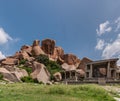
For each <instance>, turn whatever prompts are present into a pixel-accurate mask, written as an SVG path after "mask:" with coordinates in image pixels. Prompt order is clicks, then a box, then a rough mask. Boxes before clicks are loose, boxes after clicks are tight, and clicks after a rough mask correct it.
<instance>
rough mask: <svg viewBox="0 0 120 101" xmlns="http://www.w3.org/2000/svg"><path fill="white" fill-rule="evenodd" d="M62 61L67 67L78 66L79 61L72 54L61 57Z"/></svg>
mask: <svg viewBox="0 0 120 101" xmlns="http://www.w3.org/2000/svg"><path fill="white" fill-rule="evenodd" d="M62 60H64V63H67V64H68V65H75V66H77V65H79V63H80V59H78V58H77V57H76V56H75V55H73V54H64V55H63V56H62Z"/></svg>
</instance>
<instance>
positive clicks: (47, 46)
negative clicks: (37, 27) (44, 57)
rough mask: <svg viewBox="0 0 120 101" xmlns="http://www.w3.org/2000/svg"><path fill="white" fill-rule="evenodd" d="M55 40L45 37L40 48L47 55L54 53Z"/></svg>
mask: <svg viewBox="0 0 120 101" xmlns="http://www.w3.org/2000/svg"><path fill="white" fill-rule="evenodd" d="M54 49H55V41H54V40H51V39H45V40H43V41H42V50H43V51H44V52H45V53H46V54H49V55H53V54H54Z"/></svg>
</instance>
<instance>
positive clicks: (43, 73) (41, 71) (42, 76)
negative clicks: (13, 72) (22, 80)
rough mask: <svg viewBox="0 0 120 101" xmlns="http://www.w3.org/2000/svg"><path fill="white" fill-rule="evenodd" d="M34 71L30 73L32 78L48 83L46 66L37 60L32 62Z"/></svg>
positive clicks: (48, 75)
mask: <svg viewBox="0 0 120 101" xmlns="http://www.w3.org/2000/svg"><path fill="white" fill-rule="evenodd" d="M33 68H34V71H33V72H32V73H31V77H32V78H33V79H37V80H38V81H39V82H43V83H48V82H49V80H50V74H49V72H48V71H47V69H46V67H45V66H44V65H43V64H41V63H38V62H34V63H33Z"/></svg>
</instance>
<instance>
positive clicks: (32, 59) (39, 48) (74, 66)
mask: <svg viewBox="0 0 120 101" xmlns="http://www.w3.org/2000/svg"><path fill="white" fill-rule="evenodd" d="M40 54H43V55H46V56H48V58H49V60H50V61H55V62H56V63H58V64H59V65H60V66H61V69H62V70H64V71H69V70H76V72H78V73H81V75H83V74H84V65H83V64H84V62H89V61H91V60H89V59H83V60H82V61H81V60H80V59H79V58H78V57H77V56H75V55H74V54H65V53H64V50H63V49H62V48H61V47H58V46H56V42H55V40H52V39H45V40H43V41H41V45H40V41H39V40H34V41H33V44H32V45H23V46H22V47H21V48H20V51H18V52H16V53H15V54H14V55H13V56H10V57H6V59H3V60H1V61H0V65H1V66H0V74H2V75H3V79H4V80H7V81H10V82H21V78H22V77H24V76H28V75H29V76H30V77H31V78H32V79H37V80H38V82H43V83H48V82H50V76H51V73H50V72H49V70H48V69H47V67H46V66H45V64H42V63H39V62H38V61H36V57H37V56H39V55H40ZM25 61H27V62H25ZM24 62H25V63H24ZM21 66H23V67H28V68H31V69H32V72H31V73H30V74H29V73H27V71H26V70H25V69H21V68H19V67H21ZM81 67H82V68H81ZM53 76H54V78H55V79H56V81H60V80H62V76H61V73H60V72H56V73H54V74H53Z"/></svg>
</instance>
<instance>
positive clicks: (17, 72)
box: [0, 66, 28, 82]
mask: <svg viewBox="0 0 120 101" xmlns="http://www.w3.org/2000/svg"><path fill="white" fill-rule="evenodd" d="M0 73H1V74H2V75H3V79H4V80H7V81H10V82H20V81H21V78H22V77H24V76H28V73H27V72H26V71H25V70H24V69H20V68H16V67H12V66H5V67H2V68H0Z"/></svg>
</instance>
